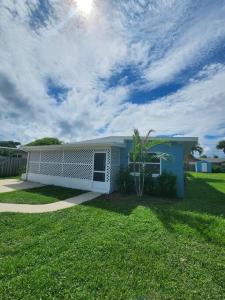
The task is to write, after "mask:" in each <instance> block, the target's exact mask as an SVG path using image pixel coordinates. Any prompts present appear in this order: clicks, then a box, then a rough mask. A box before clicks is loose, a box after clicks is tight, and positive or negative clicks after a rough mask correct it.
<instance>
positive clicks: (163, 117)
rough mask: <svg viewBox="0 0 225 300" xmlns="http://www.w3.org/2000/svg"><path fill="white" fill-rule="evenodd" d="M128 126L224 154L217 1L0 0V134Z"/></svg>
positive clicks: (224, 90)
mask: <svg viewBox="0 0 225 300" xmlns="http://www.w3.org/2000/svg"><path fill="white" fill-rule="evenodd" d="M81 1H83V2H82V3H84V2H85V3H86V5H87V6H86V7H85V6H84V4H82V3H81ZM134 128H138V129H139V130H140V132H141V133H142V134H145V133H146V132H147V131H148V130H149V129H154V130H155V132H154V135H155V136H162V135H163V136H164V135H165V136H197V137H199V142H200V144H201V145H202V146H203V147H204V150H205V152H206V153H207V154H208V155H213V154H217V155H218V154H220V155H223V154H222V151H221V152H219V151H217V150H216V144H217V142H218V141H219V140H221V139H225V1H224V0H214V1H211V0H204V1H202V0H193V1H191V0H155V1H154V0H127V1H119V0H104V1H103V0H51V1H50V0H29V1H28V0H27V1H25V0H24V1H16V0H0V140H17V141H20V142H21V143H27V142H29V141H32V140H34V139H37V138H41V137H44V136H54V137H58V138H59V139H61V140H63V141H65V142H74V141H79V140H83V139H91V138H95V137H101V136H108V135H131V134H132V131H133V129H134Z"/></svg>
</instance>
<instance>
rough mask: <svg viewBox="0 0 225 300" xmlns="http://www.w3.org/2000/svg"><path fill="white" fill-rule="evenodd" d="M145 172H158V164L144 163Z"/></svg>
mask: <svg viewBox="0 0 225 300" xmlns="http://www.w3.org/2000/svg"><path fill="white" fill-rule="evenodd" d="M145 172H146V173H151V174H160V164H147V165H145Z"/></svg>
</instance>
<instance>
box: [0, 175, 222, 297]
mask: <svg viewBox="0 0 225 300" xmlns="http://www.w3.org/2000/svg"><path fill="white" fill-rule="evenodd" d="M224 217H225V175H224V174H191V173H190V174H189V177H188V180H187V195H186V198H185V199H184V200H183V201H182V202H181V201H179V202H175V203H171V202H169V201H164V200H159V199H150V198H148V197H146V198H143V200H142V201H140V200H138V199H137V197H135V196H120V195H116V194H115V195H112V196H102V197H101V198H98V199H96V200H93V201H90V202H88V203H85V204H83V205H78V206H76V207H73V208H70V209H67V210H62V211H58V212H55V213H48V214H43V215H27V214H26V215H25V214H9V213H4V214H1V217H0V295H1V299H17V300H19V299H76V300H77V299H78V300H79V299H110V300H112V299H123V300H124V299H137V300H140V299H142V300H144V299H146V300H147V299H148V300H149V299H224V295H225V219H224Z"/></svg>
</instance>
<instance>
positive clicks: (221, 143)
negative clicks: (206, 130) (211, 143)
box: [216, 140, 225, 154]
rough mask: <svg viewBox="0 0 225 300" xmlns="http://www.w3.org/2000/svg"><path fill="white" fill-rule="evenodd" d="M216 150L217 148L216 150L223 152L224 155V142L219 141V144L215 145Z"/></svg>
mask: <svg viewBox="0 0 225 300" xmlns="http://www.w3.org/2000/svg"><path fill="white" fill-rule="evenodd" d="M216 148H217V149H218V150H223V152H224V154H225V140H223V141H220V142H219V143H218V144H217V146H216Z"/></svg>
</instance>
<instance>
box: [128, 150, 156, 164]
mask: <svg viewBox="0 0 225 300" xmlns="http://www.w3.org/2000/svg"><path fill="white" fill-rule="evenodd" d="M129 159H130V162H133V155H132V152H130V154H129ZM144 160H145V161H146V162H152V163H160V159H159V158H157V157H156V153H145V159H144ZM136 161H141V159H140V158H137V160H136Z"/></svg>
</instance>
